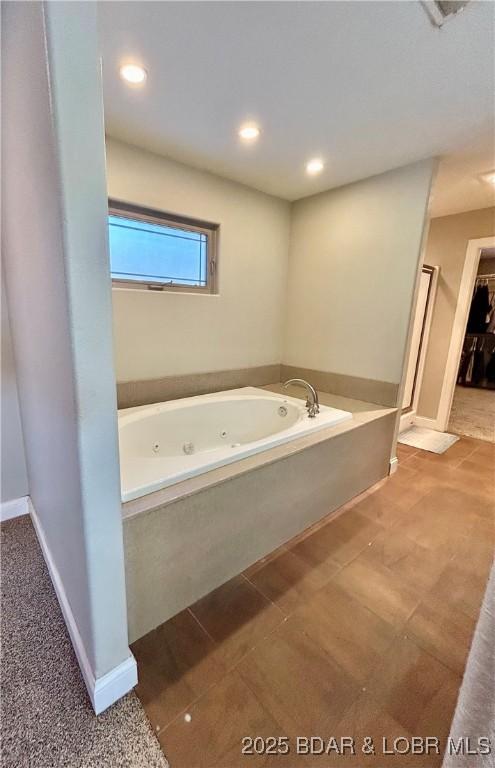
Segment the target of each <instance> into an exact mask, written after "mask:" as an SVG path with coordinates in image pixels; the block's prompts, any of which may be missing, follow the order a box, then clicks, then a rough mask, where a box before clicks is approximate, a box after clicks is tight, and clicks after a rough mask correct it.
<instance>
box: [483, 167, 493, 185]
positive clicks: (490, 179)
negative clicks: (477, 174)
mask: <svg viewBox="0 0 495 768" xmlns="http://www.w3.org/2000/svg"><path fill="white" fill-rule="evenodd" d="M481 178H482V179H483V181H487V182H488V183H489V184H493V186H494V187H495V171H490V172H489V173H484V174H483V175H482V177H481Z"/></svg>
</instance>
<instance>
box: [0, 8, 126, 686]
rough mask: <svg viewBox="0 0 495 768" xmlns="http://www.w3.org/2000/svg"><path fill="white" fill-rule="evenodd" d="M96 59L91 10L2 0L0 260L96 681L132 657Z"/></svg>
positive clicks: (22, 384) (50, 543) (29, 449)
mask: <svg viewBox="0 0 495 768" xmlns="http://www.w3.org/2000/svg"><path fill="white" fill-rule="evenodd" d="M98 61H99V60H98V52H97V30H96V8H95V5H94V4H92V3H43V4H42V3H8V4H4V6H3V7H2V76H3V78H2V103H3V121H2V129H3V132H2V184H3V185H4V186H3V194H2V219H3V232H2V235H3V238H4V242H3V245H4V251H3V257H4V267H5V279H6V291H7V296H8V302H9V310H10V319H11V327H12V341H13V346H14V353H15V360H16V367H17V381H18V388H19V401H20V406H21V413H22V423H23V430H24V440H25V448H26V460H27V467H28V476H29V491H30V495H31V499H32V501H33V505H34V508H35V510H36V515H37V519H38V521H39V527H40V529H41V530H42V532H43V538H44V541H45V546H46V550H47V552H48V553H49V555H48V556H49V558H50V559H51V565H52V567H53V568H54V569H55V572H58V576H59V578H60V584H61V589H62V590H63V593H64V595H65V597H66V600H67V604H68V606H70V611H71V612H72V616H73V619H74V624H75V626H76V631H74V632H73V633H72V637H73V638H76V639H77V640H76V643H78V644H79V648H78V650H79V654H80V655H79V657H78V658H79V659H81V658H82V659H85V663H83V664H82V667H83V672H85V679H86V681H87V682H89V683H90V684H91V681H92V679H93V676H94V678H98V677H100V676H102V675H104V674H105V673H107V672H109V671H110V670H112V669H113V668H114V667H116V666H118V665H119V664H120V663H122V662H123V661H125V660H126V659H127V658H128V657H129V648H128V643H127V618H126V599H125V584H124V579H125V576H124V562H123V554H124V553H123V542H122V519H121V506H120V482H119V468H118V446H117V418H116V398H115V380H114V373H113V368H112V346H111V296H110V275H109V262H108V254H107V246H106V244H107V222H106V183H105V158H104V137H103V115H102V109H101V107H102V99H101V83H100V79H99V78H100V70H99V65H98ZM23 211H27V212H28V214H29V225H28V226H26V219H25V216H23V215H20V212H23ZM78 636H80V640H79V639H78Z"/></svg>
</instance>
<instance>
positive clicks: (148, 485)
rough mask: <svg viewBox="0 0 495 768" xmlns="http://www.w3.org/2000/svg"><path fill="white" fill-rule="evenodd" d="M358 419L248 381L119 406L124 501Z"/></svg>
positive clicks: (344, 412) (345, 412) (335, 409)
mask: <svg viewBox="0 0 495 768" xmlns="http://www.w3.org/2000/svg"><path fill="white" fill-rule="evenodd" d="M350 418H352V416H351V414H350V413H348V412H347V411H340V410H338V409H337V408H329V407H328V406H325V405H320V413H319V414H318V415H317V416H315V417H314V418H312V419H310V418H309V417H308V412H307V410H306V407H305V404H304V400H299V399H297V398H293V397H285V396H284V395H277V394H275V393H272V392H267V391H266V390H264V389H256V388H255V387H244V388H242V389H232V390H229V391H228V392H218V393H215V394H212V395H201V396H200V397H187V398H184V399H182V400H170V401H169V402H165V403H156V404H154V405H145V406H139V407H137V408H127V409H125V410H121V411H119V444H120V472H121V485H122V501H130V500H131V499H136V498H138V497H139V496H144V495H145V494H147V493H152V492H153V491H157V490H159V489H160V488H165V487H166V486H168V485H172V484H173V483H177V482H179V481H180V480H185V479H186V478H188V477H193V476H194V475H199V474H201V473H203V472H208V471H209V470H210V469H215V468H216V467H221V466H223V465H224V464H230V463H232V462H234V461H237V460H238V459H243V458H245V457H246V456H251V455H252V454H253V453H259V452H260V451H266V450H267V449H268V448H272V447H273V446H275V445H280V444H281V443H286V442H289V441H290V440H294V439H295V438H297V437H301V436H302V435H307V434H309V433H310V432H315V431H317V430H320V429H324V428H328V427H332V426H334V425H335V424H339V423H340V422H342V421H346V420H347V419H350Z"/></svg>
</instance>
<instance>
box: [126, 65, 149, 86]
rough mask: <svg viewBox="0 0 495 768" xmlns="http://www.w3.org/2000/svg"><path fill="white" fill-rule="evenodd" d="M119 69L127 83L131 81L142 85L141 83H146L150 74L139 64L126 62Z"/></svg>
mask: <svg viewBox="0 0 495 768" xmlns="http://www.w3.org/2000/svg"><path fill="white" fill-rule="evenodd" d="M119 71H120V76H121V78H122V80H125V81H126V83H131V84H132V85H141V83H144V81H145V80H146V77H147V74H148V73H147V72H146V70H145V69H144V68H143V67H140V66H139V65H138V64H124V65H123V66H122V67H121V68H120V70H119Z"/></svg>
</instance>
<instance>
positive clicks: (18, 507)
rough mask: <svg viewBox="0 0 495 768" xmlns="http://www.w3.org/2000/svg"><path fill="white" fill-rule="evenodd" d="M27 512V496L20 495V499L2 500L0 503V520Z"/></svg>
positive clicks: (3, 520) (26, 513)
mask: <svg viewBox="0 0 495 768" xmlns="http://www.w3.org/2000/svg"><path fill="white" fill-rule="evenodd" d="M28 514H29V505H28V496H21V498H20V499H11V500H10V501H2V503H1V504H0V522H2V523H3V522H5V520H12V518H13V517H21V515H28Z"/></svg>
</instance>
